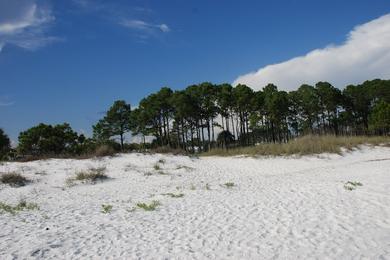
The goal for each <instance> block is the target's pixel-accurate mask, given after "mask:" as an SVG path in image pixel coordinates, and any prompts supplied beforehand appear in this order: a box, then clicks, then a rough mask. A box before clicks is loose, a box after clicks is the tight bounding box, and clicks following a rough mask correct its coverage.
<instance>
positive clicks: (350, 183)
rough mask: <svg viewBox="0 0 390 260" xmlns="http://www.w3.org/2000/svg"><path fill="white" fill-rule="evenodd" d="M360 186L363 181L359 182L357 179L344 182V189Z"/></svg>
mask: <svg viewBox="0 0 390 260" xmlns="http://www.w3.org/2000/svg"><path fill="white" fill-rule="evenodd" d="M359 186H363V184H362V183H361V182H357V181H347V182H346V183H345V184H344V189H346V190H350V191H352V190H354V189H356V188H357V187H359Z"/></svg>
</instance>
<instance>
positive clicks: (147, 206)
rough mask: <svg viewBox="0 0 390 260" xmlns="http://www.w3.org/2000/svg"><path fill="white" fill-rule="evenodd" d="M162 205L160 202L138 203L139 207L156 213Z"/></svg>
mask: <svg viewBox="0 0 390 260" xmlns="http://www.w3.org/2000/svg"><path fill="white" fill-rule="evenodd" d="M160 205H161V203H160V202H159V201H158V200H153V201H152V202H151V203H150V204H147V203H143V202H139V203H137V207H139V208H141V209H143V210H145V211H154V210H156V208H157V207H158V206H160Z"/></svg>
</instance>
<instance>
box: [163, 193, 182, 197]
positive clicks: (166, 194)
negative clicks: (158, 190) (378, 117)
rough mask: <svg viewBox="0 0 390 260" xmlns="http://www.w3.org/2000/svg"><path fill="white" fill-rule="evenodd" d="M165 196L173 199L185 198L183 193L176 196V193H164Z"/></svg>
mask: <svg viewBox="0 0 390 260" xmlns="http://www.w3.org/2000/svg"><path fill="white" fill-rule="evenodd" d="M163 195H165V196H170V197H171V198H182V197H184V194H183V193H178V194H174V193H171V192H169V193H164V194H163Z"/></svg>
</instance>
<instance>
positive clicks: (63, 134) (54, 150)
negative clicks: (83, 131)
mask: <svg viewBox="0 0 390 260" xmlns="http://www.w3.org/2000/svg"><path fill="white" fill-rule="evenodd" d="M18 139H19V145H18V151H19V153H21V154H30V155H59V154H74V153H75V150H76V149H77V146H78V145H79V144H81V143H82V142H83V141H85V138H83V136H82V135H80V136H78V135H77V133H76V132H74V131H73V130H72V128H71V127H70V125H69V124H67V123H64V124H61V125H54V126H52V125H45V124H39V125H37V126H34V127H32V128H30V129H28V130H26V131H24V132H21V133H20V134H19V138H18Z"/></svg>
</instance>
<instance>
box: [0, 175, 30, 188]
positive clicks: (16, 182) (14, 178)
mask: <svg viewBox="0 0 390 260" xmlns="http://www.w3.org/2000/svg"><path fill="white" fill-rule="evenodd" d="M0 182H1V183H4V184H8V185H10V186H12V187H20V186H24V185H26V183H27V182H28V180H27V178H26V177H24V176H22V175H21V174H19V173H16V172H11V173H3V174H1V177H0Z"/></svg>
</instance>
